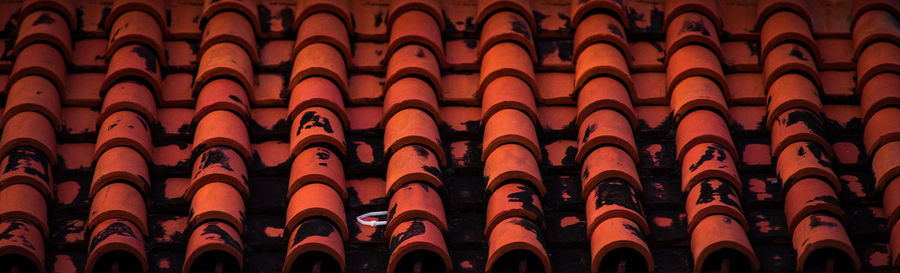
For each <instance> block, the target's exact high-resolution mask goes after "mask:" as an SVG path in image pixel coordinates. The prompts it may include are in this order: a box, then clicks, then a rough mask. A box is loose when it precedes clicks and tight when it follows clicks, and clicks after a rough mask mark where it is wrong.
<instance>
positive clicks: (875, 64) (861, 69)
mask: <svg viewBox="0 0 900 273" xmlns="http://www.w3.org/2000/svg"><path fill="white" fill-rule="evenodd" d="M898 56H900V47H898V46H897V45H895V44H893V43H889V42H877V43H874V44H872V45H870V46H869V47H868V48H866V50H865V51H863V52H862V54H860V55H859V60H858V62H857V63H856V74H857V81H856V86H862V87H865V86H866V83H867V82H868V81H869V80H870V79H871V78H872V77H874V76H875V75H877V74H879V73H881V72H884V71H897V70H898V66H900V59H898V58H900V57H898ZM17 64H18V63H17ZM13 70H15V68H13ZM10 78H12V76H10Z"/></svg>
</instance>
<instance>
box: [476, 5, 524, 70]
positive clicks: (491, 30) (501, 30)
mask: <svg viewBox="0 0 900 273" xmlns="http://www.w3.org/2000/svg"><path fill="white" fill-rule="evenodd" d="M525 20H526V19H525V18H523V17H522V16H521V15H520V14H518V13H516V12H512V11H506V10H503V11H498V12H497V13H495V14H493V15H491V16H490V17H488V19H487V21H485V22H484V25H482V26H481V40H480V44H479V46H478V47H479V50H478V55H479V56H481V57H484V55H485V54H486V53H487V51H488V50H490V49H491V48H492V47H493V46H494V45H496V44H499V43H502V42H513V43H518V44H519V46H521V47H522V48H525V50H527V51H528V54H529V56H530V57H531V59H530V60H531V61H532V62H534V63H537V61H538V58H537V51H535V48H534V42H533V40H532V34H531V31H529V29H527V26H526V25H525V24H526V22H525Z"/></svg>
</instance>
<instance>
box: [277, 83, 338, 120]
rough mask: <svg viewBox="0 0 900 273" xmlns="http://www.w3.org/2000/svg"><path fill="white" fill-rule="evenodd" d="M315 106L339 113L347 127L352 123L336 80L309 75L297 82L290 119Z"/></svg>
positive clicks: (291, 99) (292, 98) (291, 102)
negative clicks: (335, 82)
mask: <svg viewBox="0 0 900 273" xmlns="http://www.w3.org/2000/svg"><path fill="white" fill-rule="evenodd" d="M315 106H319V107H325V108H328V109H329V110H331V111H332V112H334V113H337V115H338V116H339V117H340V118H341V124H343V125H344V127H345V129H346V128H347V127H348V126H349V125H350V120H349V119H348V118H347V111H346V110H345V109H344V97H343V95H342V94H341V90H340V89H338V87H337V85H335V84H334V82H332V81H329V80H328V79H326V78H323V77H308V78H305V79H303V80H302V81H300V82H299V83H297V85H296V86H294V89H293V91H291V98H290V107H289V109H290V114H289V117H288V119H289V120H293V119H295V118H297V116H298V115H300V112H302V111H303V110H306V109H307V108H310V107H315Z"/></svg>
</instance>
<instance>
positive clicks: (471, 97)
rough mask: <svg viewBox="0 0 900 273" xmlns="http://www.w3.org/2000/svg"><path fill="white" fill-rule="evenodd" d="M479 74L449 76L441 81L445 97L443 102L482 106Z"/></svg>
mask: <svg viewBox="0 0 900 273" xmlns="http://www.w3.org/2000/svg"><path fill="white" fill-rule="evenodd" d="M479 77H480V74H478V73H471V74H447V75H444V77H443V78H442V79H441V84H442V85H443V89H444V95H443V99H442V100H441V101H442V102H447V103H458V104H461V105H481V101H480V100H479V99H478V96H479V95H481V94H480V90H479Z"/></svg>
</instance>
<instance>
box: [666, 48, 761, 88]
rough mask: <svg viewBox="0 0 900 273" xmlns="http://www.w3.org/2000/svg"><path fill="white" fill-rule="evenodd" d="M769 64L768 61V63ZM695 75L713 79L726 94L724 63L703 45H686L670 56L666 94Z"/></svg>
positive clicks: (667, 67)
mask: <svg viewBox="0 0 900 273" xmlns="http://www.w3.org/2000/svg"><path fill="white" fill-rule="evenodd" d="M767 64H768V63H767ZM693 76H705V77H708V78H710V79H712V80H713V82H715V83H716V84H718V85H719V87H721V88H722V91H723V92H724V93H725V94H728V84H727V82H726V81H725V75H724V74H723V73H722V65H721V64H720V62H719V58H718V57H717V56H716V54H715V52H713V51H712V50H710V49H709V48H706V47H704V46H701V45H695V44H689V45H685V46H683V47H681V48H679V49H678V50H676V51H675V53H672V55H671V57H669V63H668V65H667V66H666V82H667V83H668V84H667V86H668V87H667V89H666V94H672V91H673V90H674V89H675V86H678V83H680V82H681V81H683V80H684V79H687V78H689V77H693Z"/></svg>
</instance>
